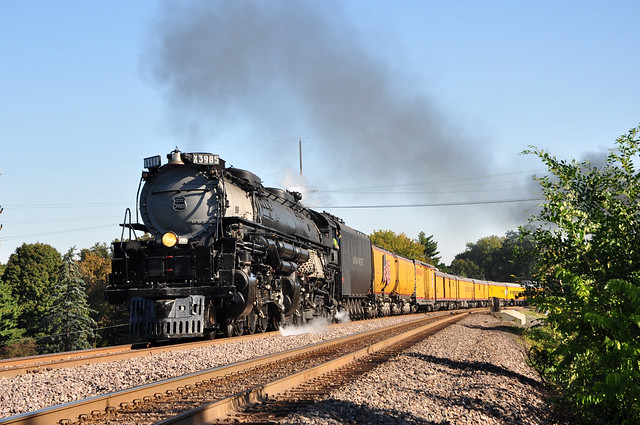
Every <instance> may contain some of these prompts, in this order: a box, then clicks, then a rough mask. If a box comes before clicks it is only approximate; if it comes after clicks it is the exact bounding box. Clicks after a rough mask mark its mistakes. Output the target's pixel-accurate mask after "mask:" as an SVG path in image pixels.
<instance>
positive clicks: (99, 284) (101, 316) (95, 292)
mask: <svg viewBox="0 0 640 425" xmlns="http://www.w3.org/2000/svg"><path fill="white" fill-rule="evenodd" d="M78 268H79V271H80V275H81V277H82V279H83V280H84V281H85V283H86V285H87V289H86V292H87V295H88V302H89V307H90V308H91V310H92V314H91V317H92V318H93V319H94V320H95V321H96V322H97V324H98V328H99V329H101V330H102V333H101V334H100V342H101V343H102V344H107V345H113V344H118V343H122V340H121V338H120V337H121V335H119V334H117V333H116V332H115V330H116V329H117V328H118V327H119V326H122V325H126V323H127V321H128V319H129V317H128V313H129V312H128V309H127V308H126V306H125V305H121V304H110V303H108V302H106V301H105V299H104V290H105V288H106V286H107V283H108V277H109V273H111V249H110V248H109V247H108V246H107V245H106V244H105V243H96V244H95V245H94V246H93V247H91V248H89V249H82V250H80V261H79V262H78Z"/></svg>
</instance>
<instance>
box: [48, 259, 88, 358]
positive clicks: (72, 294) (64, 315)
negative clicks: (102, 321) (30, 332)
mask: <svg viewBox="0 0 640 425" xmlns="http://www.w3.org/2000/svg"><path fill="white" fill-rule="evenodd" d="M74 251H75V248H71V249H69V251H67V253H66V254H65V255H64V256H63V258H62V264H61V265H60V278H59V279H58V281H57V282H56V285H55V286H54V291H53V302H52V306H51V310H50V311H49V313H48V314H46V315H45V316H44V317H43V319H42V320H41V325H42V326H43V328H44V329H46V333H47V336H46V337H44V338H42V339H41V340H40V346H41V352H44V353H55V352H60V351H71V350H81V349H85V348H91V343H90V341H91V340H92V339H93V338H94V334H93V328H95V326H96V322H95V320H93V319H92V318H91V316H90V313H91V309H90V308H89V304H88V303H87V294H86V293H85V282H84V280H82V277H81V274H80V271H79V269H78V264H77V262H76V260H75V259H74V256H75V254H74Z"/></svg>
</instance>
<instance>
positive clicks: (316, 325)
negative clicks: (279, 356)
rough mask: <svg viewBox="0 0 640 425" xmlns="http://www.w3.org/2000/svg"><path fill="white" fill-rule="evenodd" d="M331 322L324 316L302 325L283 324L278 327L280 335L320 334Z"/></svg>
mask: <svg viewBox="0 0 640 425" xmlns="http://www.w3.org/2000/svg"><path fill="white" fill-rule="evenodd" d="M330 324H331V322H330V321H329V320H328V319H325V318H317V319H313V320H311V321H310V322H308V323H305V324H302V325H297V326H294V325H289V326H283V327H280V329H278V331H279V332H280V335H282V336H292V335H302V334H321V333H324V332H326V331H327V328H328V327H329V325H330Z"/></svg>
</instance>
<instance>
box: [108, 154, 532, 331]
mask: <svg viewBox="0 0 640 425" xmlns="http://www.w3.org/2000/svg"><path fill="white" fill-rule="evenodd" d="M167 159H168V162H167V163H165V164H162V158H161V156H159V155H156V156H153V157H149V158H145V160H144V168H145V170H144V171H143V172H142V177H141V180H140V185H139V187H138V195H137V199H136V204H137V205H138V208H137V210H136V221H135V222H133V219H132V214H131V212H130V211H127V213H126V214H125V220H124V223H123V224H122V226H123V232H122V236H121V239H120V240H119V241H117V242H114V244H113V259H112V273H111V274H110V275H109V284H108V286H107V288H106V290H105V297H106V299H107V300H108V301H109V302H112V303H122V302H127V303H128V304H129V307H130V318H129V321H130V324H129V328H130V332H131V333H132V334H136V335H142V336H145V337H146V338H149V339H171V338H189V337H209V338H212V337H214V336H215V335H216V334H217V333H218V332H221V333H223V334H224V335H227V336H233V335H237V334H242V333H253V332H264V331H266V330H267V329H276V328H277V327H278V326H280V325H281V324H282V323H284V322H290V323H301V322H305V321H308V320H311V319H312V318H314V317H327V318H334V317H335V316H336V314H337V313H338V312H340V311H344V310H346V311H347V312H348V313H349V315H350V316H351V317H352V318H365V317H376V316H384V315H393V314H402V313H410V312H415V311H418V310H433V309H445V308H454V307H466V306H476V305H486V304H487V303H488V300H489V298H490V297H498V298H500V299H501V300H502V302H518V300H516V297H517V294H518V292H519V291H520V290H521V289H522V288H520V287H519V286H517V285H515V286H514V285H513V284H505V283H493V282H482V281H474V280H469V279H465V278H461V277H457V276H453V275H447V274H444V273H442V272H440V271H439V270H437V269H436V268H434V267H433V266H431V265H428V264H425V263H422V262H419V261H415V260H412V259H408V258H403V257H401V256H398V255H396V254H393V253H391V252H388V251H385V250H383V249H381V248H378V247H375V246H373V245H372V244H371V240H370V239H369V238H368V237H367V236H366V235H364V234H363V233H361V232H359V231H357V230H355V229H352V228H350V227H349V226H347V225H346V224H345V223H344V222H343V221H342V220H341V219H340V218H338V217H335V216H333V215H331V214H329V213H326V212H322V213H320V212H317V211H314V210H311V209H308V208H306V207H304V206H303V205H302V204H301V202H300V201H301V199H302V196H301V195H300V194H299V193H297V192H291V191H286V190H283V189H279V188H270V187H264V186H263V185H262V181H261V179H260V178H259V177H258V176H256V175H255V174H253V173H251V172H249V171H246V170H242V169H237V168H232V167H226V166H225V162H224V160H222V159H221V158H220V157H219V156H218V155H213V154H210V153H183V152H181V151H180V150H178V149H177V148H176V149H175V150H174V151H173V152H170V153H169V154H168V155H167ZM138 213H139V215H140V216H142V223H141V222H140V220H139V215H138ZM126 229H128V230H129V235H128V236H129V237H128V238H126V239H125V237H124V236H125V230H126ZM137 232H143V233H144V235H143V236H140V237H138V233H137Z"/></svg>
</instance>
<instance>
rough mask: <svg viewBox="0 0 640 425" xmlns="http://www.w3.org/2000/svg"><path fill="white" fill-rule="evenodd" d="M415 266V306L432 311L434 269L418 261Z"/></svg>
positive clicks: (433, 304) (434, 291)
mask: <svg viewBox="0 0 640 425" xmlns="http://www.w3.org/2000/svg"><path fill="white" fill-rule="evenodd" d="M415 265H416V304H417V305H418V306H420V307H426V308H427V309H428V310H433V309H434V306H435V303H436V287H435V281H436V269H435V267H433V266H430V265H429V264H426V263H422V262H420V261H416V262H415Z"/></svg>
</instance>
